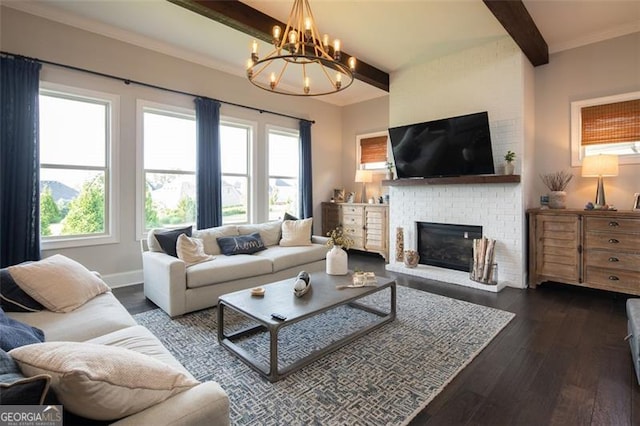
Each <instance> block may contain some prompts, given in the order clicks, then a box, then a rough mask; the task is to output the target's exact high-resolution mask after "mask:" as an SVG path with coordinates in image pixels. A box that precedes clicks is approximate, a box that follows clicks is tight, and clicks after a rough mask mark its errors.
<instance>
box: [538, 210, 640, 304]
mask: <svg viewBox="0 0 640 426" xmlns="http://www.w3.org/2000/svg"><path fill="white" fill-rule="evenodd" d="M527 214H528V216H529V286H530V287H532V288H535V287H536V286H537V285H539V284H541V283H542V282H544V281H555V282H560V283H565V284H573V285H579V286H583V287H591V288H599V289H602V290H609V291H617V292H621V293H628V294H634V295H640V212H634V211H630V210H627V211H601V210H577V209H566V210H565V209H547V210H541V209H530V210H527Z"/></svg>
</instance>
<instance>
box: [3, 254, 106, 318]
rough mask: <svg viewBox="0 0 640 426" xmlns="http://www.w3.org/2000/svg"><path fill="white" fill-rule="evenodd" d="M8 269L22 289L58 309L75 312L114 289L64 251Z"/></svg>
mask: <svg viewBox="0 0 640 426" xmlns="http://www.w3.org/2000/svg"><path fill="white" fill-rule="evenodd" d="M7 269H8V271H9V273H10V274H11V276H12V277H13V279H14V280H15V281H16V283H18V285H19V286H20V288H21V289H23V290H24V291H25V292H26V293H27V294H29V296H31V297H33V298H34V299H35V300H37V301H38V302H40V303H41V304H42V305H43V306H45V307H46V308H47V309H49V310H50V311H54V312H71V311H73V310H74V309H76V308H77V307H79V306H81V305H83V304H85V303H86V302H87V301H89V300H91V299H93V298H94V297H96V296H97V295H99V294H102V293H105V292H108V291H110V289H109V286H108V285H106V284H105V283H104V281H102V280H101V279H100V278H99V277H98V276H97V275H96V274H94V273H92V272H91V271H89V270H88V269H87V268H85V267H84V266H83V265H81V264H80V263H78V262H76V261H75V260H73V259H69V258H68V257H66V256H63V255H61V254H56V255H53V256H51V257H47V258H46V259H42V260H39V261H37V262H31V263H22V264H20V265H14V266H10V267H9V268H7Z"/></svg>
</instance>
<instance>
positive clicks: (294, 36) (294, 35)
mask: <svg viewBox="0 0 640 426" xmlns="http://www.w3.org/2000/svg"><path fill="white" fill-rule="evenodd" d="M297 38H298V33H297V32H296V31H294V30H291V31H289V43H291V44H294V43H295V42H296V39H297Z"/></svg>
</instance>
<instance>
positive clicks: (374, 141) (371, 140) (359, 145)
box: [356, 132, 389, 170]
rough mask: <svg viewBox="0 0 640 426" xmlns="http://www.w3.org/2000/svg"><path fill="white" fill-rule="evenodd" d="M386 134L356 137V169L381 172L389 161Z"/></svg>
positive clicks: (377, 133)
mask: <svg viewBox="0 0 640 426" xmlns="http://www.w3.org/2000/svg"><path fill="white" fill-rule="evenodd" d="M387 139H388V138H387V132H376V133H370V134H367V135H358V136H356V149H357V155H356V158H357V161H358V164H357V165H356V169H357V170H358V169H362V170H382V169H385V168H386V164H387V161H388V159H389V153H388V149H389V148H388V142H387Z"/></svg>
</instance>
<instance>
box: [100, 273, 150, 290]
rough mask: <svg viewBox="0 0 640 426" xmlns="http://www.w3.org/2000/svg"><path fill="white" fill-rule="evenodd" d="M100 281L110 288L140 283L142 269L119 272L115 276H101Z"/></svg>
mask: <svg viewBox="0 0 640 426" xmlns="http://www.w3.org/2000/svg"><path fill="white" fill-rule="evenodd" d="M102 279H103V280H104V282H105V283H107V284H108V285H109V287H111V288H118V287H127V286H130V285H135V284H140V283H141V282H142V269H139V270H137V271H127V272H120V273H117V274H109V275H102Z"/></svg>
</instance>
